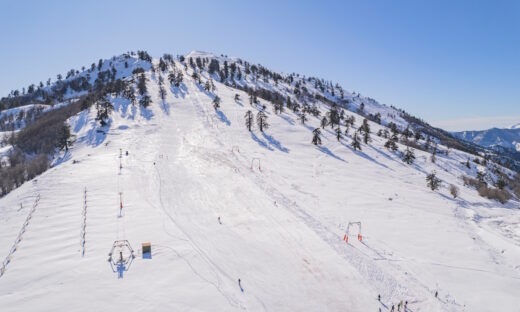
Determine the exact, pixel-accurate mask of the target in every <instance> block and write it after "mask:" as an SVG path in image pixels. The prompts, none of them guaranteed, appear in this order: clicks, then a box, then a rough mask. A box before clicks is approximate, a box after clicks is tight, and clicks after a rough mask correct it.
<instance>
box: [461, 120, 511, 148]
mask: <svg viewBox="0 0 520 312" xmlns="http://www.w3.org/2000/svg"><path fill="white" fill-rule="evenodd" d="M453 135H455V136H456V137H457V138H459V139H462V140H465V141H469V142H473V143H475V144H478V145H480V146H483V147H490V148H494V147H504V148H507V149H511V150H515V151H517V152H520V123H518V124H515V125H513V126H511V127H510V128H506V129H499V128H491V129H488V130H477V131H460V132H453Z"/></svg>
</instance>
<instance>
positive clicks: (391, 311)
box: [390, 304, 394, 312]
mask: <svg viewBox="0 0 520 312" xmlns="http://www.w3.org/2000/svg"><path fill="white" fill-rule="evenodd" d="M390 312H394V305H393V304H392V309H391V310H390Z"/></svg>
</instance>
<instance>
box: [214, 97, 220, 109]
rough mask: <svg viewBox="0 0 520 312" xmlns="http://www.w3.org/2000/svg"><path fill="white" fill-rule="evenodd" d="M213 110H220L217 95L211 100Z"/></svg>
mask: <svg viewBox="0 0 520 312" xmlns="http://www.w3.org/2000/svg"><path fill="white" fill-rule="evenodd" d="M213 108H214V109H215V110H218V109H219V108H220V97H219V96H218V95H217V96H215V98H214V99H213Z"/></svg>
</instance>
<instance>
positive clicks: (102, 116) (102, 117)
mask: <svg viewBox="0 0 520 312" xmlns="http://www.w3.org/2000/svg"><path fill="white" fill-rule="evenodd" d="M96 109H97V115H96V120H97V121H99V124H100V125H101V127H104V126H106V125H107V124H108V123H107V122H106V119H108V117H109V115H110V113H111V112H112V111H113V110H114V107H113V106H112V103H110V101H108V100H107V99H106V98H104V97H103V98H102V99H101V100H99V101H98V102H97V103H96Z"/></svg>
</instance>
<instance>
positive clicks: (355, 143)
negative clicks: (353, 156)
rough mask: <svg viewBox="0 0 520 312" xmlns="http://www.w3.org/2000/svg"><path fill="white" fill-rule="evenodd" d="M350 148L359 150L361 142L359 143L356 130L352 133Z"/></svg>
mask: <svg viewBox="0 0 520 312" xmlns="http://www.w3.org/2000/svg"><path fill="white" fill-rule="evenodd" d="M351 145H352V148H354V151H355V150H357V149H358V150H361V144H360V143H359V137H358V134H357V132H355V133H354V137H353V138H352V143H351Z"/></svg>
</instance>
